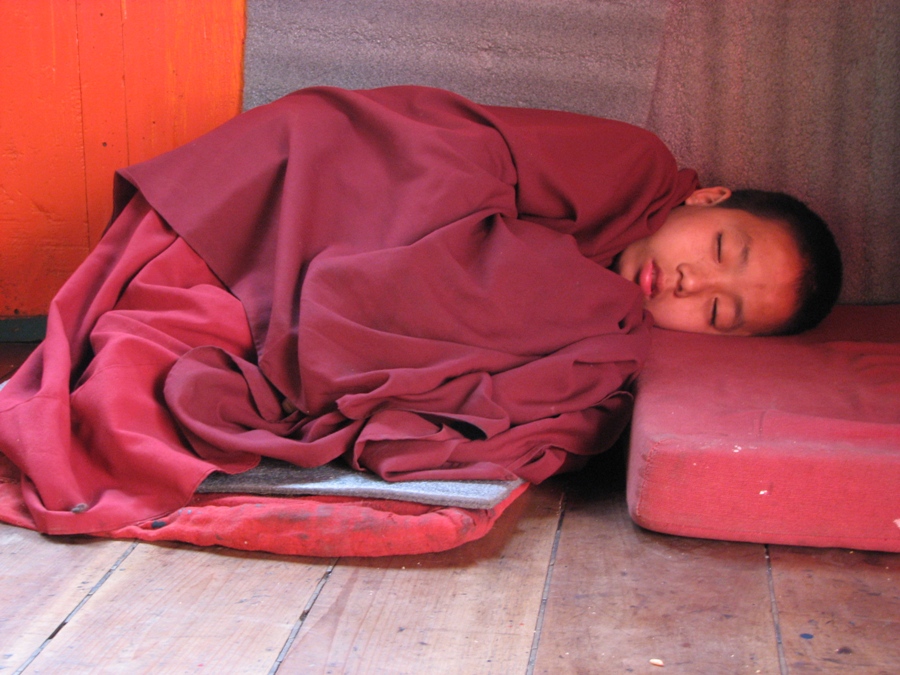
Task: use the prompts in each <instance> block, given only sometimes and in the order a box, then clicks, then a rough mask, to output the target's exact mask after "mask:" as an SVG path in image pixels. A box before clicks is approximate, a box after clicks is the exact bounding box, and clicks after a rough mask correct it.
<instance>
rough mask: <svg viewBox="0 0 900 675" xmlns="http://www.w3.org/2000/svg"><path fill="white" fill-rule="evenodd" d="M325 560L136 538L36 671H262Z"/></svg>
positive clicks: (44, 653)
mask: <svg viewBox="0 0 900 675" xmlns="http://www.w3.org/2000/svg"><path fill="white" fill-rule="evenodd" d="M326 570H327V561H315V560H310V559H294V560H288V559H286V558H281V557H278V556H270V555H259V554H253V553H243V552H240V553H239V552H234V551H220V550H217V549H212V550H210V549H207V550H198V549H194V548H192V547H188V546H171V547H170V546H156V545H148V544H142V545H139V546H138V547H137V548H136V549H135V550H134V551H133V552H132V553H131V555H129V556H128V558H127V559H126V560H125V561H124V562H123V563H122V564H121V565H120V566H119V568H118V569H116V570H115V571H114V572H113V573H112V574H111V575H110V577H109V579H107V581H106V582H105V583H104V584H103V585H102V587H101V588H99V589H98V590H97V592H96V593H95V594H94V596H93V597H92V598H91V600H90V601H89V602H88V603H86V604H85V605H84V607H83V608H82V609H81V610H80V611H79V612H78V613H77V614H76V615H75V616H74V617H73V618H72V620H71V621H70V622H69V623H68V625H66V627H65V628H64V629H63V630H61V631H60V632H59V634H58V635H57V636H56V637H55V638H54V639H53V640H52V641H51V642H50V644H49V645H48V646H47V647H46V648H45V649H44V650H43V651H42V652H41V654H40V655H39V656H38V657H37V658H36V659H35V660H34V662H33V663H32V666H31V667H32V669H33V672H36V673H43V672H61V673H62V672H64V673H97V672H105V673H112V672H123V673H124V672H127V673H160V672H177V673H183V672H196V671H201V670H202V671H204V672H210V673H266V672H268V671H269V669H270V668H271V666H272V664H273V663H274V662H275V660H276V658H277V657H278V655H279V653H280V651H281V649H282V647H283V645H284V643H285V641H286V640H287V638H288V636H289V635H290V633H291V630H292V629H293V627H294V624H295V623H296V621H297V619H298V617H299V612H300V609H298V608H302V607H304V606H305V604H306V603H307V601H308V599H309V597H310V595H311V594H312V592H313V591H314V589H315V588H316V585H317V583H318V582H319V579H320V578H321V577H322V575H323V574H324V573H325V571H326Z"/></svg>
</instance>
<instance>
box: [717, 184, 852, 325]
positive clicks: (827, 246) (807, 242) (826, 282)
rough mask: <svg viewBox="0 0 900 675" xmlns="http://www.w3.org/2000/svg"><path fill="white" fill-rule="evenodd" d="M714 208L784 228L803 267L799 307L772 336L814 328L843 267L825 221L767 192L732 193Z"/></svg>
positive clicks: (836, 290) (834, 295) (830, 303)
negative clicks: (750, 216) (769, 222)
mask: <svg viewBox="0 0 900 675" xmlns="http://www.w3.org/2000/svg"><path fill="white" fill-rule="evenodd" d="M717 206H720V207H722V208H726V209H741V210H742V211H747V212H749V213H751V214H752V215H754V216H757V217H759V218H765V219H767V220H774V221H778V222H780V223H782V224H783V225H786V226H787V229H788V231H789V232H790V233H791V235H792V236H793V238H794V241H795V242H796V243H797V247H798V249H799V250H800V256H801V258H802V259H803V262H804V264H805V269H804V271H803V274H802V275H801V276H800V279H799V281H798V288H797V291H798V296H799V306H798V307H797V310H796V311H795V312H794V315H793V316H792V317H791V318H790V319H789V320H788V322H787V323H786V324H785V325H783V326H781V327H780V328H778V329H776V330H775V331H774V332H773V333H772V334H773V335H793V334H796V333H801V332H803V331H805V330H809V329H810V328H814V327H815V326H817V325H819V323H820V322H821V321H822V319H824V318H825V317H826V316H827V315H828V313H829V312H830V311H831V310H832V308H833V307H834V305H835V304H836V303H837V301H838V298H839V297H840V294H841V285H842V283H843V278H844V266H843V263H842V262H841V252H840V250H839V249H838V247H837V243H836V242H835V240H834V235H833V234H832V233H831V231H830V230H829V229H828V225H827V224H826V223H825V221H824V220H823V219H822V218H821V217H820V216H819V215H818V214H817V213H816V212H815V211H813V210H812V209H811V208H809V207H808V206H807V205H806V204H804V203H803V202H802V201H800V200H799V199H797V198H796V197H792V196H791V195H788V194H785V193H783V192H772V191H768V190H746V189H744V190H734V191H733V192H732V193H731V196H730V197H729V198H728V199H726V200H724V201H722V202H719V204H718V205H717Z"/></svg>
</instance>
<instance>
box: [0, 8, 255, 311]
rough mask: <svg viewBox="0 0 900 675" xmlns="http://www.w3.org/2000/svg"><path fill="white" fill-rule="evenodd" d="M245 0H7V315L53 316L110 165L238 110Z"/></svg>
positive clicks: (2, 230)
mask: <svg viewBox="0 0 900 675" xmlns="http://www.w3.org/2000/svg"><path fill="white" fill-rule="evenodd" d="M244 33H245V7H244V0H34V1H32V0H27V1H24V2H23V1H22V0H0V317H10V316H21V317H24V316H39V315H42V314H46V312H47V308H48V305H49V302H50V300H51V298H52V297H53V295H54V294H55V293H56V291H57V290H58V289H59V287H60V286H61V285H62V283H63V282H64V281H65V280H66V279H67V278H68V276H69V275H70V274H71V273H72V272H73V271H74V269H75V268H76V267H77V266H78V264H79V263H80V262H81V261H82V260H84V258H85V256H86V255H87V253H88V252H89V251H90V249H91V248H92V247H93V246H94V245H95V244H96V243H97V240H98V238H99V237H100V235H101V233H102V232H103V229H104V227H105V226H106V224H107V221H108V219H109V215H110V212H111V209H112V177H113V172H114V171H115V169H117V168H118V167H121V166H126V165H128V164H133V163H136V162H139V161H141V160H144V159H148V158H150V157H152V156H155V155H157V154H160V153H162V152H165V151H166V150H169V149H171V148H174V147H176V146H178V145H182V144H183V143H185V142H187V141H189V140H191V139H192V138H195V137H197V136H199V135H200V134H202V133H204V132H206V131H209V130H210V129H212V128H214V127H216V126H218V125H219V124H221V123H222V122H224V121H225V120H227V119H229V118H231V117H233V116H234V115H236V114H237V113H238V112H240V109H241V90H242V85H243V80H242V69H243V44H244Z"/></svg>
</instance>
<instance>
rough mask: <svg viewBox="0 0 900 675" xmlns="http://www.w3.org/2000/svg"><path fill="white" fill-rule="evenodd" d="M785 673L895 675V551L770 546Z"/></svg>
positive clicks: (899, 660)
mask: <svg viewBox="0 0 900 675" xmlns="http://www.w3.org/2000/svg"><path fill="white" fill-rule="evenodd" d="M770 556H771V559H772V581H773V586H774V588H775V599H776V602H777V606H778V614H779V623H780V626H781V635H782V640H783V643H784V652H785V659H786V661H787V665H788V672H789V673H854V675H896V673H900V554H897V553H871V552H861V551H846V550H839V549H813V548H795V547H784V546H773V547H771V550H770Z"/></svg>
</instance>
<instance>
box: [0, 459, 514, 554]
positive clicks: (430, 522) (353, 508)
mask: <svg viewBox="0 0 900 675" xmlns="http://www.w3.org/2000/svg"><path fill="white" fill-rule="evenodd" d="M20 480H21V475H20V474H19V471H18V470H17V469H16V468H15V467H14V466H13V465H12V463H11V462H9V460H7V459H6V458H5V457H3V456H2V455H0V521H4V522H7V523H11V524H13V525H18V526H19V527H26V528H29V529H35V524H34V521H33V520H32V518H31V515H30V514H29V513H28V510H27V509H26V508H25V504H24V502H23V500H22V490H21V488H20ZM528 485H529V484H528V483H522V484H521V485H520V486H519V487H517V488H516V489H515V490H514V491H513V492H512V494H510V495H509V496H508V497H507V498H506V499H505V500H503V501H502V502H500V503H499V504H497V505H496V506H494V507H493V508H490V509H464V508H460V507H456V506H429V505H427V504H417V503H413V502H405V501H396V500H392V499H364V498H356V497H331V496H308V497H260V496H255V495H231V494H202V495H195V496H194V498H193V499H192V500H191V502H190V503H189V504H188V505H187V506H185V507H184V508H181V509H178V510H177V511H175V512H173V513H171V514H169V515H168V516H165V517H163V518H159V519H157V520H147V521H145V522H143V523H138V524H136V525H128V526H126V527H123V528H120V529H118V530H115V531H113V532H102V533H96V534H97V536H102V537H112V538H115V539H139V540H141V541H181V542H187V543H189V544H195V545H197V546H226V547H228V548H236V549H242V550H246V551H267V552H270V553H278V554H282V555H304V556H322V557H335V556H385V555H408V554H420V553H433V552H436V551H445V550H447V549H451V548H454V547H456V546H460V545H462V544H465V543H467V542H470V541H474V540H475V539H480V538H481V537H483V536H484V535H486V534H487V533H488V532H489V531H490V530H491V528H492V527H493V525H494V523H495V522H496V521H497V519H498V518H499V517H500V516H501V515H502V514H503V512H504V511H505V510H506V508H507V507H508V506H509V505H510V504H512V503H513V502H514V501H515V500H516V498H518V497H519V495H521V494H522V493H523V492H525V490H526V489H527V488H528Z"/></svg>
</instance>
